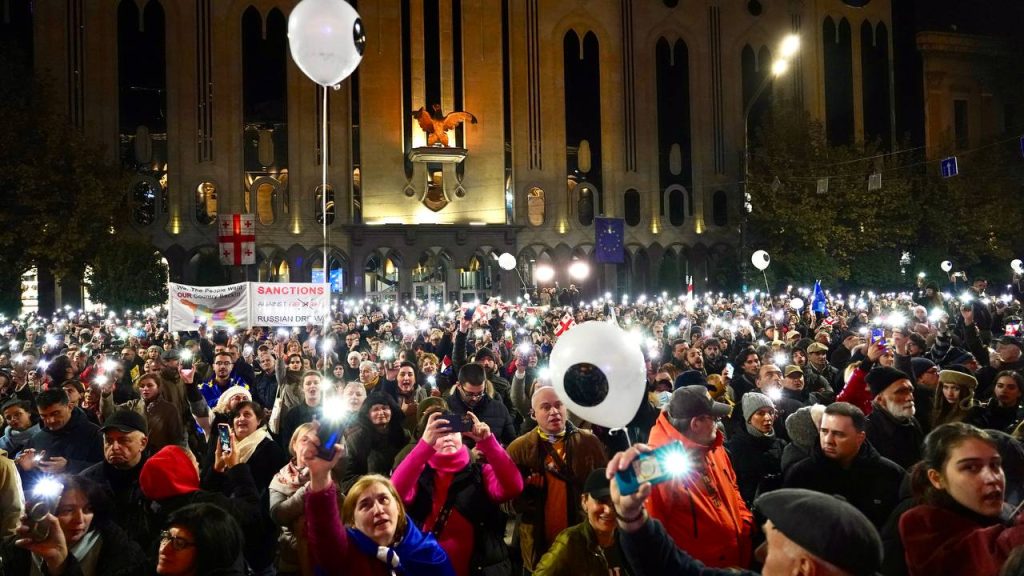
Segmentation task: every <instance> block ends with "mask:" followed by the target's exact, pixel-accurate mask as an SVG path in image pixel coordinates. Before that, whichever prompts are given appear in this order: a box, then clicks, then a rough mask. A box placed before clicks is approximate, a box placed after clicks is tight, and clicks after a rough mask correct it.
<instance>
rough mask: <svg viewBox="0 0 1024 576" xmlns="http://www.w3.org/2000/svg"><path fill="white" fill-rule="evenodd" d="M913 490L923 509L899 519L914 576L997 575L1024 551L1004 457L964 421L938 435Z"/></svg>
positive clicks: (1023, 524)
mask: <svg viewBox="0 0 1024 576" xmlns="http://www.w3.org/2000/svg"><path fill="white" fill-rule="evenodd" d="M911 487H912V489H913V490H914V494H915V495H916V496H918V498H919V499H920V500H921V501H922V502H923V503H922V504H920V505H918V506H915V507H914V508H911V509H910V510H908V511H907V512H905V513H904V514H903V516H902V517H901V518H900V520H899V526H900V539H901V540H902V541H903V547H904V550H905V556H906V561H907V568H908V572H909V574H910V576H918V575H922V576H923V575H925V574H928V575H931V574H972V575H973V576H996V574H999V569H1000V567H1001V566H1002V565H1003V562H1005V561H1006V559H1007V557H1008V556H1009V554H1010V552H1011V551H1012V550H1013V549H1014V548H1016V547H1018V546H1024V515H1021V514H1017V515H1016V516H1015V517H1013V518H1010V517H1009V516H1010V515H1011V514H1012V512H1011V510H1010V506H1009V505H1007V504H1006V502H1005V501H1004V500H1003V495H1004V494H1005V492H1006V476H1005V475H1004V474H1003V467H1002V458H1001V457H1000V455H999V450H998V449H997V446H996V441H995V440H994V439H993V438H992V437H991V436H990V435H989V434H988V433H987V432H985V431H984V430H981V429H979V428H975V427H974V426H971V425H970V424H964V423H963V422H955V423H950V424H943V425H942V426H939V427H938V428H936V429H935V430H932V432H931V433H930V434H928V437H927V438H925V441H924V460H922V461H921V462H920V463H918V464H917V465H916V466H915V467H914V470H913V473H912V476H911Z"/></svg>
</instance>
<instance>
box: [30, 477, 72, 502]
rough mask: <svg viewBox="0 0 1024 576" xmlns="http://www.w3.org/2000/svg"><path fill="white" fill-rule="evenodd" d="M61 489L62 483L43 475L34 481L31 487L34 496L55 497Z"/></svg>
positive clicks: (62, 487)
mask: <svg viewBox="0 0 1024 576" xmlns="http://www.w3.org/2000/svg"><path fill="white" fill-rule="evenodd" d="M63 491H64V485H63V484H61V483H60V482H58V481H57V480H55V479H53V478H50V477H44V478H42V479H40V480H39V482H36V485H35V487H33V488H32V495H33V496H35V497H36V498H56V497H58V496H60V493H61V492H63Z"/></svg>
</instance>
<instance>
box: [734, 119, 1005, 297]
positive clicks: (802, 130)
mask: <svg viewBox="0 0 1024 576" xmlns="http://www.w3.org/2000/svg"><path fill="white" fill-rule="evenodd" d="M759 136H760V138H759V141H760V142H763V145H762V146H760V147H759V148H757V149H755V150H754V151H753V154H752V160H751V183H750V186H749V188H748V192H749V193H750V194H751V197H752V204H753V206H754V210H753V212H752V213H751V215H750V220H749V223H750V228H749V231H750V235H749V239H748V241H747V246H748V249H749V250H751V251H752V250H755V249H764V250H767V251H768V252H769V254H771V256H772V265H771V268H770V269H769V275H771V276H773V277H774V278H775V279H776V284H787V283H791V284H794V285H802V284H806V283H810V282H813V281H814V280H816V279H820V280H822V282H823V283H825V285H827V286H829V285H830V286H835V287H848V288H878V287H880V286H885V287H892V288H897V287H907V288H909V287H910V286H912V285H913V283H914V281H915V280H916V277H917V273H918V272H919V271H925V272H926V273H927V274H928V277H929V278H934V279H937V280H939V281H940V285H941V284H943V283H944V282H943V278H944V276H945V275H944V274H943V273H942V272H941V271H940V270H939V269H938V265H939V262H941V261H942V260H952V261H953V262H954V264H955V267H956V270H966V271H968V273H969V274H971V273H972V272H976V273H977V274H985V275H991V274H992V272H990V270H994V271H996V273H997V274H998V276H996V277H999V276H1004V275H1008V272H1007V273H1006V274H1003V273H999V272H998V271H999V269H1000V267H1002V268H1004V269H1006V271H1008V269H1009V261H1010V260H1011V259H1012V258H1014V254H1018V255H1020V254H1021V248H1022V246H1021V241H1020V240H1019V239H1018V235H1016V234H1014V231H1015V230H1016V229H1017V227H1018V226H1019V222H1020V221H1021V218H1022V217H1024V209H1022V207H1021V205H1020V202H1019V200H1018V199H1019V198H1020V195H1021V192H1022V191H1024V188H1022V186H1021V182H1024V163H1022V162H1021V161H1020V158H1019V156H1018V153H1017V151H1016V142H1015V141H1011V140H1013V139H1008V138H1007V137H1006V136H1003V137H1001V140H998V141H995V142H992V143H991V144H988V145H985V146H984V147H983V148H981V149H979V150H977V151H973V152H969V153H967V154H962V155H960V156H959V157H958V158H959V163H960V172H961V174H960V176H957V177H955V178H951V179H942V178H941V177H940V175H939V170H938V166H937V162H935V161H934V158H933V159H932V160H931V161H929V160H927V159H926V158H925V157H924V154H923V151H920V150H914V151H907V152H900V153H897V154H885V153H884V151H883V150H881V149H880V148H879V147H878V146H877V145H873V144H869V145H863V146H858V147H847V146H832V145H830V144H828V142H827V141H826V138H825V131H824V128H823V126H822V125H821V124H820V123H819V122H816V121H814V120H812V119H811V118H810V116H809V115H808V114H807V113H806V112H805V111H803V110H799V109H796V108H793V107H791V106H779V107H776V108H775V109H773V110H772V111H771V112H770V113H769V114H767V115H766V119H765V122H764V124H763V126H762V127H761V131H760V134H759ZM904 148H906V147H904ZM942 155H943V154H942V153H941V152H937V151H936V154H934V156H935V157H941V156H942ZM875 172H879V173H881V174H882V189H881V190H878V191H868V189H867V188H868V186H867V183H868V177H869V176H870V175H871V174H872V173H875ZM821 177H828V191H827V192H826V193H824V194H817V192H816V183H817V179H818V178H821ZM903 252H909V253H910V254H911V257H912V263H911V265H910V266H908V267H907V269H906V274H901V273H900V264H899V259H900V256H901V255H902V253H903ZM751 283H752V285H756V284H757V283H756V282H753V280H751Z"/></svg>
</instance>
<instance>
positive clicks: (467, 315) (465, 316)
mask: <svg viewBox="0 0 1024 576" xmlns="http://www.w3.org/2000/svg"><path fill="white" fill-rule="evenodd" d="M474 312H476V310H474V309H472V308H466V311H465V312H463V314H462V318H463V319H465V320H472V319H473V313H474Z"/></svg>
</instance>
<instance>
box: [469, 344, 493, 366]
mask: <svg viewBox="0 0 1024 576" xmlns="http://www.w3.org/2000/svg"><path fill="white" fill-rule="evenodd" d="M484 358H490V359H491V360H494V351H493V350H491V349H490V348H488V347H486V346H484V347H481V348H480V349H479V350H477V351H476V354H474V355H473V361H474V362H479V361H481V360H483V359H484Z"/></svg>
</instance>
